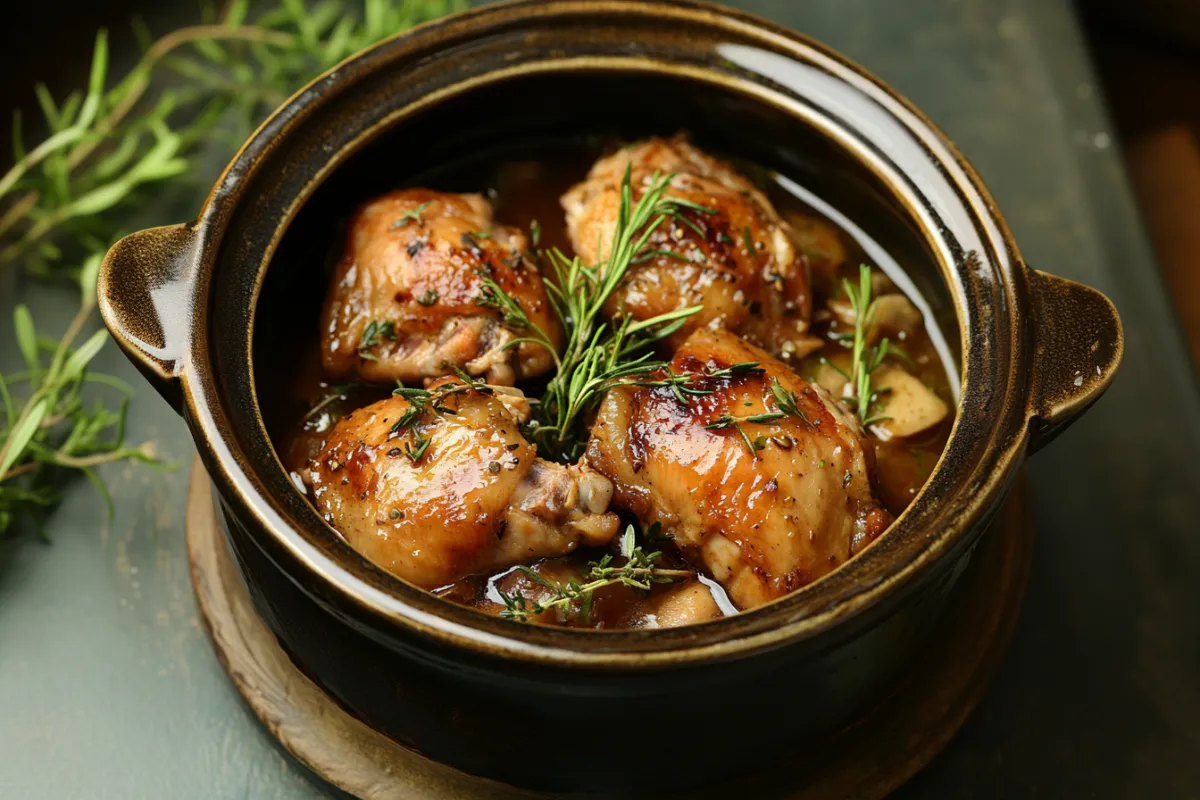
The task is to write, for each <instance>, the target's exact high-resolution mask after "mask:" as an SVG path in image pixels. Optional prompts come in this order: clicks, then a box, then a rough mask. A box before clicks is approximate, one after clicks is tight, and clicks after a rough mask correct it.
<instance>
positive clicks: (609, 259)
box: [476, 166, 716, 461]
mask: <svg viewBox="0 0 1200 800" xmlns="http://www.w3.org/2000/svg"><path fill="white" fill-rule="evenodd" d="M673 177H674V175H673V174H672V175H661V174H659V173H657V172H656V173H655V174H654V175H653V177H652V178H651V179H650V181H649V183H648V184H647V187H646V191H645V193H644V194H643V195H642V197H641V199H640V200H639V201H638V202H637V203H636V204H635V203H634V202H633V186H632V172H631V168H630V167H629V166H627V167H626V170H625V175H624V178H623V179H622V181H621V202H620V208H619V210H618V213H617V220H616V225H615V227H614V230H613V238H612V243H611V245H610V247H609V250H608V254H607V256H606V257H605V258H604V259H603V260H602V261H601V263H599V264H596V265H592V266H589V265H585V264H584V263H583V262H582V261H581V260H580V259H579V258H578V257H575V258H567V257H566V256H565V255H564V254H563V253H562V251H561V250H558V249H557V248H555V249H552V250H550V251H549V252H548V253H547V254H546V255H547V259H546V260H547V261H548V262H549V265H550V269H551V272H552V275H551V276H550V277H551V280H548V281H546V289H547V292H548V294H549V297H550V301H551V304H552V305H553V306H554V309H555V312H556V314H557V315H558V318H559V319H560V320H561V321H562V324H563V328H564V330H565V331H566V341H565V344H564V345H563V347H562V349H561V351H560V350H558V349H556V348H555V347H554V345H553V343H552V341H551V340H550V337H549V336H547V334H546V332H545V331H543V330H541V329H540V328H539V327H538V326H536V325H534V324H533V323H532V322H531V321H530V320H529V318H528V317H527V316H526V315H525V312H524V310H523V309H522V308H521V306H520V304H519V303H518V302H517V301H516V300H515V299H513V298H512V297H511V296H510V295H509V294H508V293H507V292H505V291H504V289H503V288H502V287H500V286H499V285H498V284H496V282H495V281H494V280H492V279H491V277H490V276H488V275H486V274H485V275H483V276H482V278H483V287H482V290H481V292H480V295H479V297H478V298H477V299H476V302H477V303H479V304H480V305H482V306H487V307H489V308H494V309H496V310H497V311H498V312H499V313H500V316H501V317H502V318H503V319H504V320H505V321H506V322H508V323H509V324H511V325H513V326H514V327H517V328H520V329H522V330H524V331H525V332H526V335H525V336H523V337H520V338H517V339H514V340H513V341H510V342H509V343H508V344H507V345H506V346H508V347H512V346H516V345H518V344H520V343H522V342H533V343H535V344H539V345H541V346H543V347H545V348H546V349H547V350H548V351H549V352H550V353H551V354H552V355H553V357H554V361H555V372H554V376H553V377H552V378H551V379H550V381H549V383H548V384H547V386H546V390H545V392H544V393H543V395H542V398H541V402H540V403H538V405H537V410H538V416H537V419H536V420H535V424H534V425H532V426H531V428H530V434H531V435H532V436H533V438H534V440H535V441H536V443H537V445H538V449H539V452H540V453H542V454H543V456H544V457H547V458H553V459H559V460H563V461H574V460H576V459H577V458H578V457H579V455H580V453H581V452H582V449H583V445H584V441H583V439H584V437H583V435H582V432H581V431H580V429H579V428H580V425H581V423H582V420H583V419H584V418H585V417H586V415H587V413H588V412H589V411H590V410H592V409H594V408H595V406H596V404H597V403H598V402H599V400H600V398H601V397H602V396H603V394H604V393H605V392H606V391H608V390H609V389H611V388H614V387H616V386H620V385H627V384H630V383H637V382H638V381H635V380H633V378H634V377H635V376H642V377H644V376H647V375H648V374H650V373H653V372H655V371H659V370H666V369H667V364H666V363H664V362H661V361H655V360H652V358H651V353H650V352H649V349H650V346H651V345H652V344H653V343H654V342H656V341H658V340H659V339H662V338H664V337H666V336H670V335H671V334H672V333H674V332H676V331H678V330H679V329H680V328H681V327H682V326H683V324H684V323H685V321H686V320H687V318H688V317H690V316H692V315H693V314H696V313H697V312H699V311H700V306H693V307H691V308H682V309H678V310H676V311H670V312H667V313H665V314H660V315H658V316H656V317H653V318H651V319H647V320H641V321H634V320H633V319H632V318H631V317H628V316H625V317H621V318H619V319H616V320H613V322H612V323H611V324H610V325H605V324H604V323H603V322H602V320H601V319H600V312H601V310H602V309H603V308H604V305H605V303H607V302H608V299H609V298H610V297H611V296H612V294H613V292H614V291H616V289H617V287H618V286H620V284H621V282H622V280H624V277H625V274H626V273H627V272H628V270H629V267H630V266H631V265H634V264H636V263H638V260H639V259H641V258H643V257H644V256H646V255H647V253H648V252H651V251H652V250H653V248H651V247H650V246H649V242H650V239H651V237H652V236H653V235H654V232H655V231H656V230H658V228H659V227H660V226H661V225H662V224H663V223H664V222H667V221H668V220H672V221H674V222H676V223H679V224H683V222H682V220H687V221H688V222H689V223H690V224H692V225H695V224H696V223H695V221H694V220H691V219H689V218H688V212H690V213H691V214H692V215H695V216H705V215H710V214H714V213H716V212H715V210H714V209H711V208H707V207H705V206H701V205H698V204H696V203H692V202H690V201H688V200H684V199H682V198H674V197H667V196H665V192H666V190H667V188H668V187H669V186H670V183H671V180H672V178H673ZM687 381H690V379H680V381H679V382H681V383H682V382H687ZM643 385H644V384H643ZM682 395H683V392H682V390H680V391H679V392H678V393H677V396H682Z"/></svg>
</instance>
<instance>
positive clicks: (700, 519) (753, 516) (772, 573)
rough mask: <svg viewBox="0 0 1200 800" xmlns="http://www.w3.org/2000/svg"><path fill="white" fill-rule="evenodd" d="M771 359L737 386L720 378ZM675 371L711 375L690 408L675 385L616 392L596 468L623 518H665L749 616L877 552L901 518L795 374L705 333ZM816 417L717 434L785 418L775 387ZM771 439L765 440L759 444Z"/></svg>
mask: <svg viewBox="0 0 1200 800" xmlns="http://www.w3.org/2000/svg"><path fill="white" fill-rule="evenodd" d="M747 362H758V364H759V367H760V368H761V371H758V372H754V373H749V374H745V373H744V374H740V375H736V376H734V377H730V378H724V377H706V376H707V375H709V373H711V372H713V371H714V370H719V369H722V368H727V367H730V366H731V365H735V364H744V363H747ZM671 368H672V370H673V371H674V372H675V373H677V374H679V373H687V374H691V375H698V376H701V377H699V378H697V379H695V383H694V386H695V387H696V388H699V389H702V390H705V391H709V390H711V393H709V394H704V395H700V396H691V397H689V398H688V403H687V404H686V405H684V404H683V403H681V402H680V400H679V398H678V397H677V396H676V395H675V393H673V392H672V390H671V389H670V388H669V387H661V386H660V387H623V388H621V389H617V390H613V391H611V392H609V394H608V395H607V397H606V398H605V399H604V401H603V404H602V405H601V408H600V411H599V413H598V415H597V418H596V421H595V423H594V425H593V428H592V434H591V439H590V441H589V444H588V449H587V456H586V461H587V463H588V464H590V465H591V466H592V467H593V468H594V469H596V470H597V471H598V472H600V473H602V474H603V475H605V476H606V477H608V478H609V479H610V480H611V481H612V482H613V485H614V487H615V495H614V499H613V504H612V505H613V508H616V509H627V510H629V511H632V512H633V513H634V514H636V515H637V517H638V518H639V519H640V520H641V522H642V523H643V525H649V524H651V523H653V522H654V521H656V520H657V521H659V522H661V523H662V525H663V531H664V532H665V533H667V534H670V535H671V536H672V537H673V538H674V540H675V543H676V544H677V545H678V546H679V547H680V549H681V551H682V552H683V553H684V555H685V557H686V558H688V559H689V560H690V561H691V562H692V563H693V564H694V565H695V566H696V567H698V568H700V569H702V570H704V571H706V572H708V573H709V574H710V575H712V577H713V578H714V579H715V580H716V581H718V582H719V583H721V584H722V585H723V586H724V587H725V589H726V591H727V592H728V594H729V596H730V597H731V599H732V600H733V601H734V603H736V604H737V605H738V606H740V607H742V608H750V607H753V606H756V605H760V604H762V603H766V602H769V601H771V600H774V599H776V598H778V597H782V596H783V595H785V594H787V593H789V592H791V591H794V590H795V589H798V588H800V587H801V586H804V585H805V584H807V583H810V582H812V581H814V580H816V579H817V578H819V577H821V576H822V575H824V574H826V573H828V572H829V571H831V570H833V569H834V568H835V567H837V566H838V565H840V564H842V563H843V562H845V561H846V560H847V559H849V558H850V557H851V556H852V555H853V554H855V553H856V552H858V551H859V550H861V549H862V548H863V547H865V546H866V545H867V544H869V543H870V542H871V541H873V540H874V539H875V538H876V537H877V536H878V535H879V534H880V533H882V531H883V530H884V528H886V527H887V525H888V523H889V522H890V521H891V516H890V515H889V514H888V512H887V511H886V510H884V509H883V508H881V507H880V505H879V504H878V503H877V502H876V501H875V498H874V497H873V496H872V491H871V483H870V480H869V475H868V459H869V457H868V455H867V454H866V453H865V452H864V450H863V444H862V440H861V436H862V433H861V430H860V428H859V426H858V424H857V421H856V420H855V419H854V418H853V417H852V416H850V415H849V414H847V413H845V412H844V411H843V410H842V409H841V408H840V407H839V406H838V405H837V404H835V403H834V402H832V401H831V399H830V398H829V395H828V394H827V393H826V392H825V391H824V390H823V389H821V388H820V387H817V386H810V385H809V384H808V383H806V382H805V381H804V380H803V379H801V378H800V377H799V376H797V375H796V374H795V373H794V372H793V371H792V370H791V369H790V368H788V367H787V366H786V365H785V364H783V363H782V362H780V361H778V360H777V359H775V358H773V357H771V356H770V355H769V354H767V353H765V352H764V351H762V350H760V349H759V348H757V347H754V346H753V345H750V344H747V343H746V342H744V341H742V340H740V339H739V338H738V337H736V336H734V335H732V334H730V333H728V332H726V331H720V330H718V331H709V330H700V331H697V332H695V333H693V334H692V335H691V336H690V337H689V338H688V340H687V341H686V342H684V344H683V346H682V347H680V348H679V350H678V351H677V352H676V353H675V357H674V359H673V360H672V362H671ZM773 380H778V382H779V384H780V387H781V388H782V389H783V390H784V391H786V392H790V393H794V395H795V399H796V405H797V407H798V409H799V411H801V412H802V413H803V417H801V416H799V415H794V414H789V415H787V416H785V417H783V418H782V419H778V420H776V421H771V422H768V423H763V424H758V423H751V422H739V423H738V425H739V426H740V428H741V431H742V432H744V433H745V434H746V436H747V437H748V438H749V439H750V442H751V443H752V445H753V446H754V447H757V446H760V445H761V449H760V450H758V452H757V453H756V452H754V451H753V447H752V446H750V445H748V444H747V442H746V441H745V440H744V439H743V437H742V433H739V430H738V428H737V427H734V426H733V425H728V426H726V427H723V428H719V429H715V428H714V427H713V423H714V422H716V421H717V420H719V419H720V418H721V417H722V415H725V414H729V415H731V416H732V417H747V416H753V415H760V414H766V413H778V412H779V410H780V406H779V403H778V401H777V400H776V398H775V397H774V394H773V392H772V381H773ZM759 437H762V438H759Z"/></svg>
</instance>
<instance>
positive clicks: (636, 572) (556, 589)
mask: <svg viewBox="0 0 1200 800" xmlns="http://www.w3.org/2000/svg"><path fill="white" fill-rule="evenodd" d="M621 541H622V547H621V551H622V556H623V557H624V558H625V562H624V563H623V564H616V565H614V564H613V561H614V559H613V556H612V554H611V553H609V554H605V556H604V557H603V558H602V559H600V560H599V561H594V562H592V563H591V564H589V565H588V572H587V578H588V579H589V580H588V581H587V582H586V583H579V581H577V580H575V579H574V578H572V579H571V580H569V581H567V582H566V583H565V584H564V583H556V582H554V581H551V580H548V579H546V578H545V577H543V576H541V575H539V574H537V573H536V572H534V571H533V570H532V569H530V568H529V567H520V569H521V571H522V572H523V573H525V576H526V577H528V578H529V579H530V580H531V581H533V582H534V583H536V584H538V585H539V586H541V587H542V588H543V589H546V590H547V591H548V592H549V593H550V598H549V599H548V600H542V601H539V600H533V599H530V598H529V597H527V596H526V595H525V594H523V593H522V592H519V591H518V592H514V593H512V594H509V593H507V592H504V591H501V592H500V598H501V599H502V600H503V601H504V610H502V611H501V612H500V616H501V617H503V618H505V619H514V620H517V621H519V622H528V621H529V619H530V618H531V617H534V616H537V615H539V614H543V613H545V612H547V611H549V610H551V609H562V610H563V611H564V612H565V613H567V614H569V613H570V612H571V611H572V610H573V609H574V610H575V611H576V613H577V614H578V617H579V619H581V620H583V621H586V620H587V619H588V617H589V616H590V615H591V608H592V598H593V595H594V594H595V592H596V591H597V590H598V589H603V588H605V587H606V586H615V585H617V584H622V585H625V586H628V587H630V588H631V589H636V590H639V591H643V592H648V591H650V589H651V587H652V586H653V585H654V584H656V583H672V582H674V581H675V580H677V579H679V578H690V577H692V576H693V575H694V574H695V573H694V572H692V571H691V570H686V569H664V568H662V567H659V566H657V565H656V564H657V562H658V560H659V559H660V558H661V557H662V553H661V552H659V551H654V552H651V553H647V552H645V551H643V550H642V548H641V547H638V546H635V545H634V544H633V541H634V531H633V526H632V525H630V526H629V527H628V528H626V530H625V535H624V536H623V537H622V540H621Z"/></svg>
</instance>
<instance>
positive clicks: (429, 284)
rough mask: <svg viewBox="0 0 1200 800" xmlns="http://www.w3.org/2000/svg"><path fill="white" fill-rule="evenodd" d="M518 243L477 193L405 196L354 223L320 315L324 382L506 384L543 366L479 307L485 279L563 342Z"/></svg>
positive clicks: (374, 206)
mask: <svg viewBox="0 0 1200 800" xmlns="http://www.w3.org/2000/svg"><path fill="white" fill-rule="evenodd" d="M526 247H527V242H526V239H525V234H523V233H522V232H521V231H519V230H517V229H516V228H509V227H506V226H503V225H498V224H496V223H495V222H494V221H493V219H492V207H491V204H490V203H488V202H487V201H486V200H484V199H483V198H482V197H480V196H479V195H475V194H447V193H442V192H434V191H430V190H428V189H405V190H401V191H396V192H392V193H390V194H386V195H384V196H382V197H379V198H376V199H375V200H372V201H371V202H369V203H367V204H366V205H364V206H363V207H362V208H360V209H359V210H358V212H357V213H356V214H355V215H354V218H353V220H352V221H351V222H350V227H349V230H348V232H347V235H346V244H345V249H344V251H343V253H342V256H341V259H340V260H339V261H338V264H337V268H336V270H335V272H334V276H333V282H332V284H331V286H330V290H329V293H328V295H327V298H326V301H325V307H324V309H323V311H322V315H321V356H322V360H323V362H324V366H325V370H326V372H327V373H328V374H329V375H330V376H331V377H333V378H344V377H356V378H360V379H363V380H368V381H384V382H390V381H394V380H403V381H408V382H411V381H418V382H419V381H421V380H429V379H433V378H437V377H440V376H445V375H449V374H452V371H453V369H454V368H456V367H457V368H459V369H462V370H465V371H466V372H467V373H469V374H471V375H479V376H484V377H485V378H486V380H487V381H488V382H489V383H492V384H501V385H512V383H513V382H514V381H516V380H518V379H521V378H528V377H531V376H534V375H538V374H540V373H543V372H545V371H547V370H548V369H550V367H551V366H553V360H552V358H551V356H550V354H549V353H547V352H546V350H545V348H543V347H541V346H539V345H537V344H533V343H522V344H519V345H517V346H515V347H509V348H507V349H506V348H505V347H504V345H505V344H506V343H508V342H509V341H511V340H512V339H514V338H517V337H519V336H521V335H523V333H522V332H521V331H518V330H514V329H513V328H512V327H511V326H509V325H507V324H505V322H504V321H503V320H502V319H501V318H500V316H499V314H498V313H497V312H496V311H495V310H493V309H490V308H486V307H483V306H480V305H479V304H478V303H477V302H476V299H477V298H478V297H479V296H480V291H481V288H482V285H483V284H482V281H483V278H482V276H481V274H480V273H487V274H490V275H491V277H492V278H493V279H494V280H495V281H496V283H497V284H499V285H500V286H501V287H503V288H504V289H506V290H507V291H508V293H509V294H510V295H512V297H513V298H514V299H515V300H516V301H517V302H518V303H520V305H521V307H522V310H523V311H524V312H525V314H526V315H527V316H528V317H529V319H530V320H531V321H533V322H534V323H535V324H537V325H538V326H540V327H541V328H542V330H544V331H546V332H547V333H548V334H549V335H550V336H551V338H552V339H553V340H555V341H557V340H558V338H559V337H560V336H561V330H560V327H559V325H558V320H557V317H555V315H554V314H553V310H552V309H551V307H550V303H549V301H548V299H547V297H546V289H545V287H544V286H543V284H542V278H541V276H540V275H539V274H538V271H537V267H536V265H535V264H534V263H533V262H532V261H531V260H529V259H528V258H526V255H525V252H526Z"/></svg>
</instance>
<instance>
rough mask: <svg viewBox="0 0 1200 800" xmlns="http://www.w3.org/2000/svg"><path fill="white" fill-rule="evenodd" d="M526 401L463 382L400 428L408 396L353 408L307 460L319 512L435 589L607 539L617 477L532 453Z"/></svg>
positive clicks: (383, 561)
mask: <svg viewBox="0 0 1200 800" xmlns="http://www.w3.org/2000/svg"><path fill="white" fill-rule="evenodd" d="M454 385H459V386H461V384H457V383H456V381H455V380H454V379H447V380H443V381H439V382H436V383H435V384H433V388H436V387H438V386H454ZM523 400H524V397H523V395H521V393H520V392H519V391H518V390H515V389H509V390H507V392H503V393H502V392H501V391H500V390H499V389H496V390H492V389H484V390H481V391H476V390H474V389H471V390H463V391H460V392H458V393H455V394H450V395H447V396H445V397H444V399H443V400H441V401H439V403H438V405H439V406H441V408H443V409H444V411H434V410H432V408H429V409H428V410H426V411H425V412H424V413H423V414H422V415H421V416H420V418H419V419H418V420H417V421H416V422H414V423H412V424H411V425H409V426H408V427H407V428H405V429H403V430H400V431H396V430H395V425H396V423H397V422H398V421H399V420H400V418H401V417H402V416H403V415H404V414H405V412H406V411H408V410H409V408H410V405H409V401H408V400H406V399H404V398H403V397H400V396H394V397H390V398H388V399H386V400H381V401H379V402H377V403H374V404H372V405H369V406H367V407H366V408H362V409H359V410H358V411H355V412H354V413H352V414H350V415H348V416H346V417H344V418H343V419H342V420H340V421H339V422H338V423H337V424H336V425H334V427H333V429H332V430H331V431H330V433H329V436H328V438H327V439H326V440H325V444H324V446H323V447H322V448H321V451H320V453H319V454H318V455H317V457H316V458H314V459H313V461H312V462H311V464H310V469H309V478H310V480H311V483H312V490H313V491H312V494H313V499H314V502H315V504H316V506H317V509H318V510H319V511H320V512H321V513H322V514H323V515H324V516H325V519H326V520H327V521H328V522H329V523H330V524H331V525H333V526H334V527H335V528H336V529H337V530H338V531H339V532H340V533H341V534H342V536H343V537H345V539H346V541H347V542H349V543H350V545H351V546H352V547H353V548H354V549H355V550H357V551H358V552H360V553H362V554H363V555H364V556H366V557H367V558H368V559H370V560H371V561H373V562H374V563H376V564H378V565H379V566H380V567H382V568H384V569H386V570H387V571H389V572H391V573H392V574H394V575H397V576H399V577H401V578H404V579H405V580H408V581H410V582H412V583H414V584H416V585H418V586H421V587H424V588H430V589H431V588H435V587H439V586H443V585H445V584H448V583H451V582H452V581H455V580H458V579H459V578H462V577H464V576H467V575H471V574H476V573H480V572H485V571H487V570H492V569H497V568H502V567H506V566H510V565H513V564H523V563H529V562H530V561H532V560H534V559H537V558H542V557H546V556H555V555H562V554H565V553H569V552H572V551H573V550H575V549H576V548H577V547H580V546H584V545H586V546H596V545H603V544H606V543H607V542H608V541H609V540H610V539H612V537H613V535H614V534H615V533H616V530H617V526H618V519H617V517H616V515H615V514H610V513H605V512H606V510H607V507H608V503H609V499H610V498H611V496H612V484H611V483H609V481H608V480H607V479H606V478H604V477H603V476H601V475H599V474H598V473H596V472H594V471H593V470H591V469H590V468H588V467H587V466H584V465H576V466H563V465H561V464H554V463H550V462H547V461H543V460H541V459H539V458H537V457H536V452H535V450H534V447H533V445H531V444H530V443H529V442H527V441H526V440H525V438H524V437H523V436H522V435H521V432H520V429H519V427H518V424H517V423H518V421H520V420H519V417H520V416H522V415H527V414H528V405H527V404H525V403H523ZM451 412H452V413H451ZM425 439H428V440H429V443H428V445H427V446H426V448H425V450H424V451H423V452H421V451H420V450H419V448H420V446H421V442H422V441H423V440H425ZM416 453H420V455H419V457H416V458H415V459H414V455H415V454H416ZM410 454H413V455H410Z"/></svg>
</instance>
